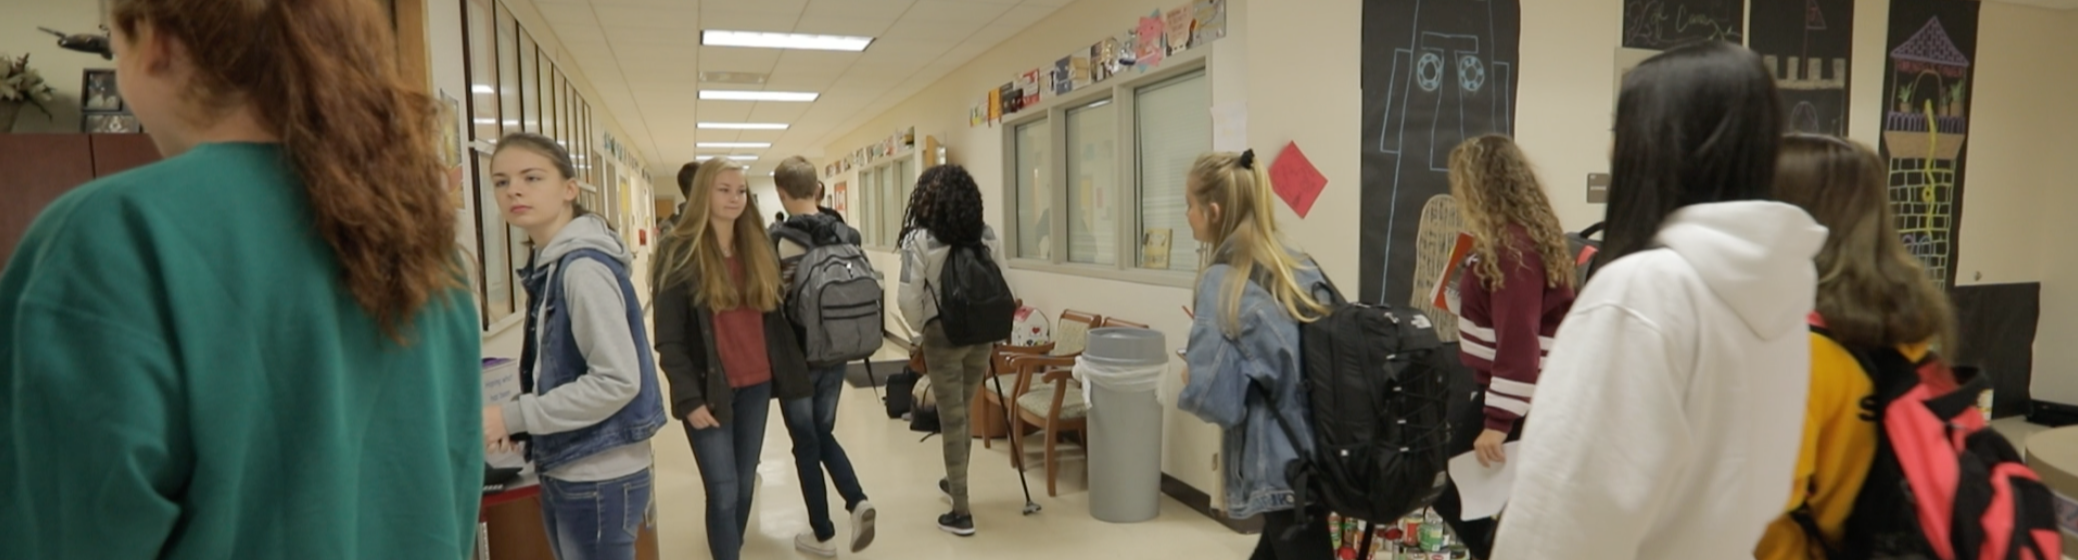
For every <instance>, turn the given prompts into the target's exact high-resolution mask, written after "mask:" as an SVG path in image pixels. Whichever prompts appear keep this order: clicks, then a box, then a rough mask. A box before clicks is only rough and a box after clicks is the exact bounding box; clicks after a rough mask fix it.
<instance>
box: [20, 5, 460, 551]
mask: <svg viewBox="0 0 2078 560" xmlns="http://www.w3.org/2000/svg"><path fill="white" fill-rule="evenodd" d="M102 5H103V7H104V8H105V9H106V10H107V12H106V13H107V17H108V25H109V33H110V42H111V43H112V45H113V47H114V49H115V65H116V74H117V76H118V77H119V79H118V80H117V81H116V83H117V87H118V88H120V89H121V92H122V97H123V99H124V100H126V101H127V102H128V104H129V108H130V109H131V111H133V112H134V113H135V114H136V115H137V119H138V121H139V122H141V123H143V124H144V127H145V130H149V131H151V138H152V142H153V143H154V144H156V145H157V146H158V148H159V152H160V153H161V154H163V155H164V156H165V158H166V159H165V160H163V161H160V162H158V163H155V164H152V165H147V166H144V167H140V168H137V169H134V170H131V171H128V172H125V173H122V174H119V175H113V176H109V177H104V178H102V179H100V180H97V181H94V182H91V183H88V184H86V185H84V186H81V187H79V188H77V189H73V190H72V191H71V192H69V193H66V195H65V196H63V197H61V198H59V199H58V200H57V201H56V202H54V203H52V204H51V205H50V207H48V208H46V209H44V211H43V213H42V215H41V216H39V217H38V218H37V220H36V222H35V224H34V225H32V226H31V227H30V228H29V230H28V232H27V234H26V235H25V236H24V237H23V239H22V241H21V243H20V245H18V246H17V249H16V251H15V253H14V256H13V260H12V261H11V262H8V263H7V264H6V267H5V271H6V272H5V273H4V274H0V411H4V412H0V434H6V435H0V496H5V497H4V498H0V558H49V559H65V558H162V559H174V560H182V559H204V558H212V559H213V558H461V557H464V556H467V555H468V554H469V552H470V550H471V549H472V548H473V547H474V545H475V543H476V538H475V535H476V526H477V525H476V512H477V505H478V503H477V502H478V501H479V500H480V499H481V497H482V492H483V487H482V484H483V470H482V469H483V449H484V443H485V442H484V441H483V439H482V435H483V434H482V430H483V418H482V411H483V401H482V383H481V379H482V377H481V367H482V366H481V362H480V360H481V359H482V356H481V354H480V353H479V351H478V348H477V343H478V340H479V334H480V333H479V326H478V317H477V313H476V311H475V306H474V305H473V304H472V303H471V298H470V296H469V293H468V291H467V289H466V285H467V284H466V279H467V276H466V273H465V271H463V270H462V268H461V266H459V265H458V263H459V262H461V259H458V258H457V255H456V253H455V252H454V245H455V227H456V226H455V221H456V220H455V210H454V207H453V205H451V204H449V203H448V200H447V196H446V190H445V189H443V188H442V186H443V185H442V183H443V180H442V177H443V176H444V174H443V173H442V167H443V166H442V165H441V164H440V162H439V160H438V158H437V156H435V154H434V150H432V149H431V146H433V145H434V138H433V134H434V131H435V130H438V127H437V126H436V125H437V123H438V120H437V118H436V117H435V116H434V110H435V109H434V108H435V105H434V102H433V99H432V98H430V97H429V96H427V95H426V93H425V92H424V91H423V90H422V89H420V88H419V87H417V86H413V85H412V82H413V81H414V80H415V79H417V77H416V76H406V75H404V74H403V73H400V72H399V71H398V69H397V64H396V61H397V53H396V51H395V49H393V48H392V45H395V44H396V37H394V36H393V35H392V33H391V32H390V31H389V21H390V20H389V18H388V17H386V16H384V15H383V14H382V13H381V10H380V8H378V7H377V6H376V4H375V3H373V2H366V1H363V0H302V1H297V2H223V1H220V0H110V1H108V2H103V3H102ZM9 19H11V20H12V19H14V18H12V17H10V18H9ZM338 45H353V48H349V49H341V48H338V47H337V46H338Z"/></svg>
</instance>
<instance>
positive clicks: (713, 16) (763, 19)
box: [696, 9, 801, 31]
mask: <svg viewBox="0 0 2078 560" xmlns="http://www.w3.org/2000/svg"><path fill="white" fill-rule="evenodd" d="M800 20H801V16H800V14H798V13H794V14H768V13H762V12H741V11H719V10H712V9H709V10H702V11H701V12H700V23H699V27H697V28H696V29H727V30H732V31H786V30H790V29H793V28H794V23H795V22H798V21H800Z"/></svg>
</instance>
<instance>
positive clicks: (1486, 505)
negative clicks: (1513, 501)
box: [1450, 442, 1521, 520]
mask: <svg viewBox="0 0 2078 560" xmlns="http://www.w3.org/2000/svg"><path fill="white" fill-rule="evenodd" d="M1520 445H1521V443H1519V442H1508V443H1507V444H1504V445H1502V446H1501V449H1502V452H1503V453H1505V454H1506V455H1507V456H1509V457H1520V455H1517V454H1516V448H1517V447H1519V446H1520ZM1519 462H1521V461H1508V462H1504V463H1501V464H1499V465H1496V466H1494V467H1492V468H1488V467H1483V466H1480V464H1479V454H1478V453H1477V452H1472V453H1466V454H1463V455H1459V456H1456V457H1451V458H1450V480H1451V482H1454V483H1456V484H1457V492H1458V498H1459V499H1460V501H1461V503H1463V504H1464V513H1463V515H1462V517H1463V518H1464V519H1466V520H1473V519H1486V518H1488V517H1493V516H1495V515H1498V514H1500V513H1501V507H1502V506H1505V505H1508V494H1509V493H1510V492H1511V491H1513V490H1514V488H1515V464H1516V463H1519Z"/></svg>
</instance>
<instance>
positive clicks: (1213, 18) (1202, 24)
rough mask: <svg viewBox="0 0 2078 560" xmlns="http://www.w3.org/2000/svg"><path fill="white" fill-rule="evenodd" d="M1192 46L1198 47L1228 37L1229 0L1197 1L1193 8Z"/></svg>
mask: <svg viewBox="0 0 2078 560" xmlns="http://www.w3.org/2000/svg"><path fill="white" fill-rule="evenodd" d="M1191 7H1192V8H1193V10H1194V11H1196V12H1197V14H1196V15H1195V16H1194V17H1192V20H1193V21H1192V23H1191V45H1192V46H1198V45H1204V44H1207V43H1211V42H1213V41H1217V40H1219V39H1221V38H1224V37H1226V36H1227V0H1197V2H1196V3H1194V4H1192V6H1191Z"/></svg>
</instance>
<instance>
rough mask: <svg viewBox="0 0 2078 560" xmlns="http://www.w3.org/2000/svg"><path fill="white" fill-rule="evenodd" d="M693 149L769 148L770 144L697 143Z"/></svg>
mask: <svg viewBox="0 0 2078 560" xmlns="http://www.w3.org/2000/svg"><path fill="white" fill-rule="evenodd" d="M693 147H695V148H770V147H772V143H771V142H698V143H695V144H693Z"/></svg>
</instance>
